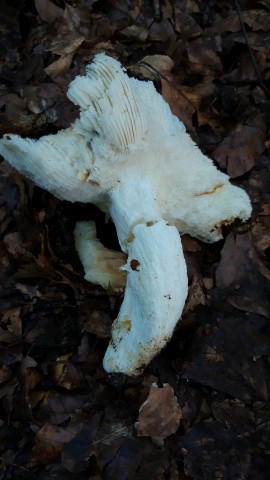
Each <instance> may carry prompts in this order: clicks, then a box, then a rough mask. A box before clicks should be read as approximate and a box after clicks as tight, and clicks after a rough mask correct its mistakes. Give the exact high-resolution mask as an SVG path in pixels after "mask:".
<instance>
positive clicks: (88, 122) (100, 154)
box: [0, 54, 251, 376]
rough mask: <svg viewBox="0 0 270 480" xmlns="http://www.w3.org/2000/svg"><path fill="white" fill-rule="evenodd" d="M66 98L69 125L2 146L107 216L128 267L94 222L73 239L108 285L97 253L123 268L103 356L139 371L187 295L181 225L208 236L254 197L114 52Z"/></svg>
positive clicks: (97, 61) (47, 182)
mask: <svg viewBox="0 0 270 480" xmlns="http://www.w3.org/2000/svg"><path fill="white" fill-rule="evenodd" d="M68 97H69V99H70V100H71V101H72V102H73V103H75V104H76V105H79V107H80V117H79V118H78V119H77V120H76V122H75V123H74V124H73V125H72V126H71V127H70V128H68V129H67V130H64V131H60V132H59V133H58V134H56V135H49V136H45V137H42V138H40V139H39V140H30V139H22V138H21V137H19V136H17V135H5V136H4V138H3V139H2V140H1V141H0V153H1V154H2V155H3V157H4V158H5V159H6V160H7V161H8V162H9V163H10V164H11V165H12V166H13V167H15V168H16V169H17V170H19V171H20V172H22V173H23V174H25V175H26V176H27V177H29V178H30V179H31V180H33V181H34V182H35V183H36V184H38V185H39V186H41V187H43V188H45V189H47V190H48V191H50V192H51V193H53V194H54V195H56V196H57V197H59V198H62V199H65V200H69V201H80V202H91V203H95V204H96V205H98V206H99V207H100V208H101V209H102V210H103V211H105V212H107V213H109V214H110V215H111V217H112V219H113V221H114V223H115V226H116V230H117V235H118V239H119V242H120V245H121V248H122V250H123V252H124V253H125V254H126V255H127V260H126V263H125V265H124V266H122V267H119V266H120V265H121V264H122V263H124V258H123V256H122V254H121V253H117V252H114V254H113V255H110V254H109V253H108V251H107V249H105V248H104V247H103V246H102V245H100V244H99V242H98V241H97V240H96V239H95V238H94V236H95V231H93V226H91V225H90V224H87V223H85V222H84V223H80V224H79V225H78V226H77V228H76V230H75V238H76V246H77V249H78V253H79V255H80V258H81V261H82V263H83V266H84V268H85V273H86V278H87V279H89V280H91V281H93V282H97V283H99V284H100V285H102V286H103V287H106V275H105V277H104V275H99V274H98V273H97V264H98V261H99V260H97V262H96V261H95V260H94V257H93V255H94V256H95V255H97V257H96V258H101V257H102V259H101V260H100V261H101V265H102V269H103V271H104V272H106V271H107V272H108V271H111V270H113V274H112V273H110V274H108V277H107V279H108V283H110V282H111V283H112V284H114V286H115V287H119V286H122V285H123V284H124V282H125V277H124V276H123V271H125V272H126V274H127V278H126V290H125V296H124V300H123V303H122V306H121V309H120V312H119V315H118V318H117V319H116V320H115V321H114V323H113V326H112V339H111V341H110V344H109V346H108V349H107V352H106V354H105V358H104V362H103V364H104V368H105V370H106V371H107V372H109V373H123V374H126V375H130V376H136V375H138V374H140V372H141V370H142V368H143V367H144V366H145V365H146V364H147V363H149V362H150V360H151V359H152V358H153V357H154V356H155V355H156V354H157V353H158V352H159V351H160V350H161V349H162V348H163V347H164V346H165V344H166V343H167V342H168V340H169V339H170V338H171V336H172V333H173V331H174V328H175V325H176V323H177V321H178V320H179V318H180V316H181V312H182V309H183V306H184V303H185V299H186V296H187V272H186V264H185V261H184V257H183V251H182V246H181V240H180V235H179V233H178V232H180V233H181V234H183V233H189V234H190V235H193V236H195V237H197V238H199V239H202V240H204V241H207V242H214V241H216V240H219V239H220V238H221V237H222V232H221V225H222V224H228V223H231V222H232V221H233V220H234V219H235V218H240V219H241V220H246V219H247V218H249V216H250V214H251V205H250V201H249V198H248V196H247V194H246V193H245V192H244V191H243V190H242V189H240V188H238V187H235V186H233V185H231V184H230V182H229V177H228V176H227V175H225V174H224V173H222V172H220V171H218V170H217V169H216V167H215V166H214V165H213V163H212V161H211V160H210V159H209V158H207V157H206V156H205V155H203V154H202V153H201V151H200V150H199V148H198V147H197V146H196V145H195V144H194V143H193V141H192V140H191V138H190V136H189V135H188V134H187V133H186V131H185V128H184V125H183V124H182V123H181V122H180V121H179V120H178V119H177V118H176V117H175V116H173V115H172V113H171V111H170V109H169V106H168V105H167V103H166V102H165V101H164V100H163V99H162V97H161V96H160V95H159V94H158V93H157V92H156V90H155V88H154V86H153V84H152V82H145V81H140V80H136V79H134V78H129V77H128V76H127V74H126V73H125V70H124V69H123V67H122V66H121V64H120V63H119V62H118V61H116V60H114V59H113V58H110V57H108V56H106V55H104V54H98V55H96V56H95V58H94V60H93V62H92V63H91V64H90V65H89V66H88V67H87V68H86V75H85V76H77V77H76V78H75V79H74V80H73V81H72V82H71V84H70V86H69V90H68ZM102 249H104V250H102ZM105 250H106V255H103V253H104V252H105ZM91 255H92V257H91ZM98 255H99V256H98ZM104 272H103V273H104ZM112 279H113V280H112Z"/></svg>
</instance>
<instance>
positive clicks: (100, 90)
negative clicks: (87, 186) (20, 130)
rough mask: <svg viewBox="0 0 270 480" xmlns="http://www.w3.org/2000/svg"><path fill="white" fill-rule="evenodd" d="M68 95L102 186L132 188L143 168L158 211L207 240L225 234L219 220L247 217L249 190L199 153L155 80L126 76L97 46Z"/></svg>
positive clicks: (181, 228)
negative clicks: (77, 112) (78, 112)
mask: <svg viewBox="0 0 270 480" xmlns="http://www.w3.org/2000/svg"><path fill="white" fill-rule="evenodd" d="M68 96H69V98H70V99H71V100H72V101H73V102H74V103H76V104H77V105H79V106H80V109H81V115H80V119H79V121H78V122H77V127H78V129H79V130H80V129H81V131H82V132H84V134H85V135H86V134H89V132H90V141H91V146H92V151H93V159H94V160H93V166H92V169H91V172H90V175H89V177H88V181H92V182H96V183H97V184H98V183H100V184H102V185H103V187H104V188H105V190H107V191H110V190H113V189H116V188H117V184H118V183H121V182H124V183H127V182H130V186H131V190H132V179H133V178H136V177H137V179H138V178H139V174H142V175H143V178H144V179H145V181H146V182H147V181H148V182H149V183H150V184H151V185H152V186H153V190H154V192H155V195H156V199H157V204H158V205H159V209H160V213H161V216H162V217H163V218H164V219H165V220H167V221H168V222H169V223H171V224H172V225H175V226H176V227H177V228H178V230H179V231H180V233H189V234H191V235H193V236H196V237H197V238H200V239H202V240H204V241H207V242H213V241H217V240H219V239H220V238H221V237H222V232H221V228H220V227H221V225H222V224H229V223H231V222H232V221H233V220H234V219H235V218H240V219H241V220H246V219H248V218H249V217H250V214H251V204H250V200H249V198H248V196H247V194H246V193H245V192H244V190H242V189H240V188H238V187H235V186H233V185H231V184H230V182H229V177H228V175H226V174H224V173H222V172H220V171H219V170H218V169H217V168H216V167H215V166H214V164H213V162H212V160H210V159H209V158H208V157H206V156H205V155H203V154H202V152H201V151H200V150H199V148H198V147H197V146H196V145H195V144H194V142H193V141H192V140H191V138H190V136H189V135H188V134H187V133H186V131H185V127H184V125H183V124H182V122H180V121H179V120H178V118H176V117H175V116H174V115H172V113H171V111H170V109H169V106H168V105H167V103H166V102H165V101H164V100H163V98H162V97H161V95H159V94H158V93H157V92H156V90H155V88H154V86H153V83H152V82H148V81H141V80H137V79H135V78H130V77H128V75H127V74H126V73H125V70H124V69H123V67H122V66H121V64H120V63H119V62H118V61H117V60H114V59H112V58H110V57H107V56H106V55H104V54H99V55H96V56H95V58H94V61H93V63H92V64H90V65H89V66H88V67H87V69H86V75H85V76H84V77H76V78H75V80H74V81H73V82H71V84H70V87H69V91H68ZM86 132H87V133H86Z"/></svg>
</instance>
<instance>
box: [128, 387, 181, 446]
mask: <svg viewBox="0 0 270 480" xmlns="http://www.w3.org/2000/svg"><path fill="white" fill-rule="evenodd" d="M181 415H182V413H181V409H180V407H179V405H178V403H177V398H176V396H175V395H174V391H173V388H172V387H171V386H170V385H169V384H168V383H164V384H163V386H162V387H160V388H159V387H158V386H157V384H156V383H153V384H152V386H151V388H150V391H149V396H148V398H147V400H146V401H145V402H144V403H143V404H142V405H141V407H140V410H139V418H138V422H137V423H136V428H137V435H138V437H160V438H161V439H162V440H163V439H164V438H166V437H168V436H169V435H172V434H173V433H175V432H176V431H177V430H178V428H179V425H180V419H181Z"/></svg>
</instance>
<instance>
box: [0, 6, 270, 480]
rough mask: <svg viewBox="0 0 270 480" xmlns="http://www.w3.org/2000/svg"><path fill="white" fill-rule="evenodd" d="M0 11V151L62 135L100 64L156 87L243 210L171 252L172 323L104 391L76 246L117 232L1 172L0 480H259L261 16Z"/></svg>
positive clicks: (104, 305)
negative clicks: (75, 90)
mask: <svg viewBox="0 0 270 480" xmlns="http://www.w3.org/2000/svg"><path fill="white" fill-rule="evenodd" d="M0 8H1V13H0V15H1V22H0V32H1V37H0V76H1V79H2V83H1V86H0V130H1V135H3V134H4V133H17V134H19V135H22V136H29V137H32V138H39V137H40V136H42V135H45V134H48V133H55V132H57V131H58V130H59V129H62V128H66V127H68V126H69V125H70V124H71V122H72V121H74V119H75V118H76V116H77V115H78V111H77V109H75V108H74V105H73V104H71V102H70V101H69V100H68V99H67V97H66V90H67V87H68V84H69V83H70V81H71V80H72V79H73V78H74V77H75V76H76V75H77V74H79V73H80V74H83V73H84V71H85V66H86V65H87V64H88V63H90V62H91V60H92V58H93V56H94V55H95V54H96V53H99V52H106V53H107V54H108V55H112V56H113V57H114V58H117V59H118V60H119V61H120V62H121V63H122V64H123V65H124V66H125V67H126V68H127V70H128V71H129V73H130V74H131V75H132V74H134V72H137V73H136V75H137V76H138V75H139V78H141V79H148V78H151V79H152V80H154V81H155V86H156V88H157V89H158V91H159V92H160V93H162V95H163V97H164V98H165V99H166V101H167V102H168V103H169V105H170V107H171V109H172V111H173V113H174V114H175V115H176V116H177V117H178V118H179V119H180V120H182V121H183V123H184V124H185V126H186V128H187V130H188V132H189V133H190V134H191V135H192V138H193V139H194V140H195V141H196V143H197V144H198V145H199V147H200V148H201V150H202V151H203V152H204V153H205V154H207V155H208V156H209V157H210V158H212V159H213V160H214V162H215V163H216V165H218V166H219V168H220V169H221V170H223V171H225V172H227V173H228V175H230V177H231V179H232V182H233V183H234V184H235V185H239V186H241V187H242V188H244V189H245V190H246V191H247V193H248V194H249V196H250V198H251V200H252V204H253V213H252V219H251V221H250V222H248V223H246V224H234V225H232V226H230V227H226V229H224V240H222V241H220V242H218V243H216V244H205V243H203V242H200V241H198V240H196V239H194V238H191V237H189V236H184V237H183V247H184V253H185V258H186V261H187V265H188V275H189V297H188V300H187V303H186V307H185V311H184V314H183V317H182V320H181V322H179V324H178V326H177V329H176V331H175V333H174V335H173V338H172V340H171V341H170V342H169V344H168V346H167V347H166V348H165V349H164V350H163V351H162V352H161V353H160V355H159V356H158V357H157V358H155V359H154V360H153V361H152V362H151V364H150V365H148V367H147V368H146V369H145V371H144V373H143V374H142V375H141V376H140V377H139V378H138V379H136V380H135V381H128V380H127V381H126V383H125V384H122V385H116V384H115V383H114V382H113V381H112V379H111V378H110V377H109V376H108V375H107V374H106V372H104V370H103V368H102V358H103V356H104V352H105V350H106V348H107V345H108V341H109V338H110V330H111V323H112V321H113V319H114V318H116V316H117V312H118V309H119V306H120V305H121V301H122V296H121V295H113V294H112V293H111V292H107V291H105V290H103V289H102V288H101V287H98V286H95V285H91V284H89V283H87V282H86V281H85V280H84V279H83V271H82V266H81V264H80V262H79V259H78V257H77V254H76V252H75V248H74V240H73V231H74V225H75V223H76V221H78V220H94V221H95V222H96V224H97V228H98V234H99V236H100V238H101V240H102V241H103V242H104V243H105V244H106V246H108V247H111V248H117V240H116V235H115V231H114V228H113V225H112V224H111V223H110V222H109V223H107V224H105V219H104V215H103V214H102V213H101V212H100V211H99V210H98V209H97V208H96V207H93V206H89V205H83V204H78V203H77V204H70V203H68V202H64V201H60V200H58V199H56V198H54V197H53V196H52V195H50V194H49V193H47V192H46V191H43V190H42V189H40V188H38V187H36V186H35V185H33V184H32V183H31V182H30V181H28V180H27V179H25V178H24V177H23V176H21V175H19V174H18V173H16V172H15V171H14V170H13V169H12V168H11V167H10V166H9V165H8V164H7V163H6V162H4V161H1V163H0V219H1V224H0V235H1V236H0V249H1V258H0V285H1V290H0V310H1V323H0V341H1V345H0V383H1V389H0V398H1V409H0V412H1V413H0V415H1V417H0V418H1V419H0V452H1V454H0V456H1V461H0V478H3V479H4V480H17V479H22V480H32V479H33V480H49V479H50V480H51V479H56V480H73V479H74V480H103V479H104V480H165V479H166V480H185V479H186V480H213V479H234V480H242V479H243V480H244V479H245V480H255V479H256V480H269V479H270V405H269V387H270V366H269V358H270V357H269V355H270V342H269V340H270V324H269V321H270V304H269V299H270V288H269V279H270V266H269V259H270V228H269V227H270V217H269V215H270V162H269V150H270V137H269V123H270V22H269V18H270V1H269V0H260V1H257V2H256V1H249V0H241V1H240V0H239V1H233V0H231V1H229V0H218V1H217V0H216V1H214V0H210V1H207V2H206V1H200V0H179V1H178V0H176V1H169V0H163V1H157V0H155V1H154V0H153V1H152V0H148V1H139V0H134V1H128V0H116V1H105V0H104V1H102V0H98V1H95V0H81V1H78V2H76V1H74V2H72V1H68V2H64V1H62V0H54V1H52V0H35V1H34V0H22V1H20V0H1V2H0ZM154 55H159V57H154ZM145 57H147V58H145ZM153 66H154V68H153ZM146 399H147V400H148V402H147V408H146V407H145V405H144V407H143V408H141V409H140V407H141V406H142V405H143V404H144V402H145V401H146ZM150 420H151V421H150ZM161 425H162V426H161Z"/></svg>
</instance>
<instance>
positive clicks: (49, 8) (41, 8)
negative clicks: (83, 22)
mask: <svg viewBox="0 0 270 480" xmlns="http://www.w3.org/2000/svg"><path fill="white" fill-rule="evenodd" d="M35 6H36V9H37V11H38V13H39V15H40V18H42V20H44V21H45V22H48V23H53V22H55V20H58V19H60V18H61V17H62V16H63V13H64V10H63V9H62V8H59V7H58V6H57V5H56V4H55V3H54V2H52V1H51V0H35Z"/></svg>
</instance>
